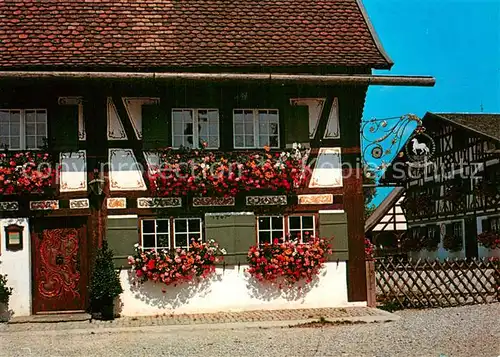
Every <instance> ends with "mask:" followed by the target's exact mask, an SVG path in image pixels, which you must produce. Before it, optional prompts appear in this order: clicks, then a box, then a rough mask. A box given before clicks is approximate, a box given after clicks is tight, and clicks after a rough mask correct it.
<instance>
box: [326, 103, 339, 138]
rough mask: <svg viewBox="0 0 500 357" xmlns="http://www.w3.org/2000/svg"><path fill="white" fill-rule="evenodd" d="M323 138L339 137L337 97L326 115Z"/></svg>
mask: <svg viewBox="0 0 500 357" xmlns="http://www.w3.org/2000/svg"><path fill="white" fill-rule="evenodd" d="M323 138H324V139H338V138H340V128H339V101H338V99H337V98H335V99H334V100H333V103H332V108H331V109H330V115H329V116H328V123H327V124H326V130H325V135H324V136H323Z"/></svg>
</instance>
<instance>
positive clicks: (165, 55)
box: [0, 0, 392, 70]
mask: <svg viewBox="0 0 500 357" xmlns="http://www.w3.org/2000/svg"><path fill="white" fill-rule="evenodd" d="M358 1H361V0H258V1H257V0H254V1H252V0H233V1H228V0H225V1H223V0H189V1H188V0H2V1H0V70H11V69H12V70H13V69H47V68H53V69H54V68H58V69H69V70H72V69H82V68H86V69H96V70H99V69H104V68H114V69H119V70H127V69H128V70H130V69H134V70H136V69H175V68H206V67H228V68H243V67H245V68H249V67H256V68H258V67H259V66H264V67H302V66H348V67H358V66H362V67H370V68H390V67H391V65H392V63H391V61H390V59H389V58H388V57H387V56H386V55H385V53H384V52H383V49H382V47H381V46H380V45H379V43H378V40H377V37H376V34H375V33H374V32H373V31H371V25H370V22H369V20H368V17H367V16H366V14H365V12H364V9H363V7H362V5H361V4H360V3H358Z"/></svg>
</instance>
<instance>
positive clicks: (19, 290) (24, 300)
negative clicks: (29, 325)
mask: <svg viewBox="0 0 500 357" xmlns="http://www.w3.org/2000/svg"><path fill="white" fill-rule="evenodd" d="M10 224H17V225H20V226H23V227H24V230H23V249H22V250H19V251H15V252H12V251H7V249H6V237H5V227H6V226H8V225H10ZM0 237H1V239H0V241H1V253H0V254H1V255H0V261H1V262H2V263H1V264H0V273H2V274H7V275H8V276H7V285H8V286H9V287H11V288H13V289H14V290H13V291H12V295H11V296H10V300H9V310H11V312H12V316H29V315H31V239H30V230H29V222H28V219H27V218H9V219H0Z"/></svg>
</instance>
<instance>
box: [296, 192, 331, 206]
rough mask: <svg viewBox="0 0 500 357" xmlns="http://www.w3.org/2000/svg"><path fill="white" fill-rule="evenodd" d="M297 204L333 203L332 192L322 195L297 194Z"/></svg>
mask: <svg viewBox="0 0 500 357" xmlns="http://www.w3.org/2000/svg"><path fill="white" fill-rule="evenodd" d="M298 199H299V205H325V204H333V195H332V194H323V195H299V197H298Z"/></svg>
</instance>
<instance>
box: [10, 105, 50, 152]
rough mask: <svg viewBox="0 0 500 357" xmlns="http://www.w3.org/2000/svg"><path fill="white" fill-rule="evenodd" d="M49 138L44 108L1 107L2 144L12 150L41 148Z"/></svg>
mask: <svg viewBox="0 0 500 357" xmlns="http://www.w3.org/2000/svg"><path fill="white" fill-rule="evenodd" d="M45 138H47V111H46V110H44V109H26V110H9V109H0V146H2V147H7V148H8V149H10V150H26V149H40V148H42V147H43V144H44V139H45Z"/></svg>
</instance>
